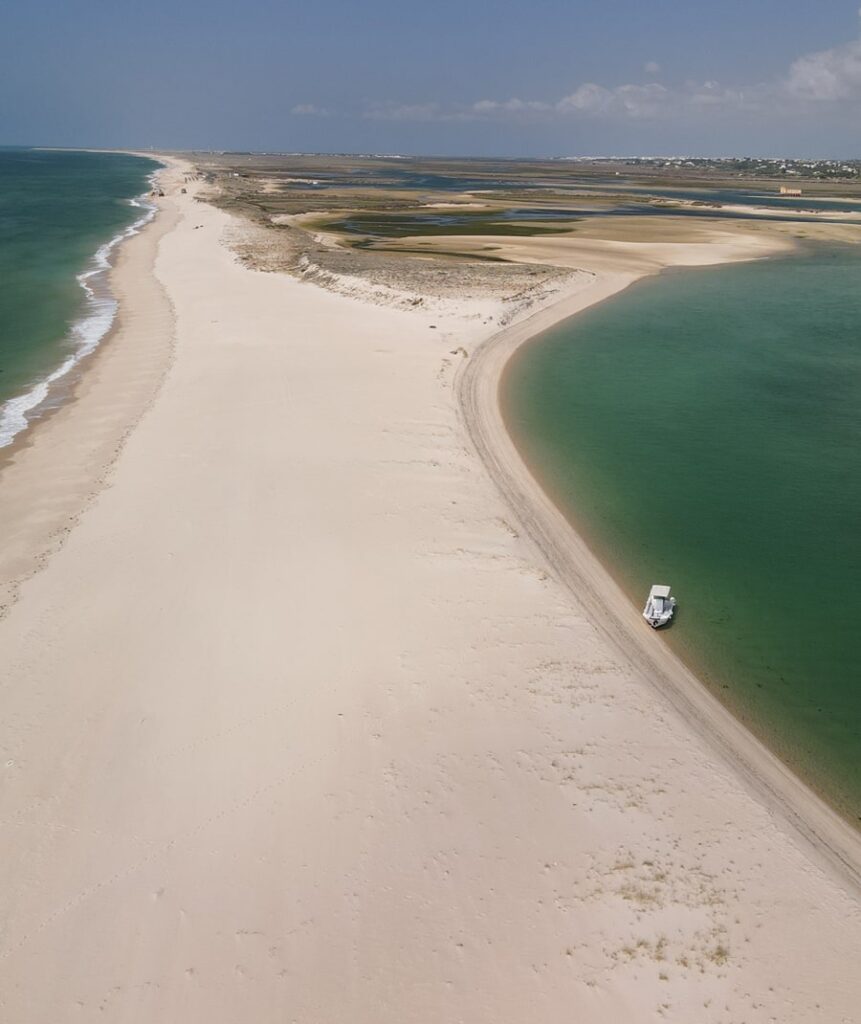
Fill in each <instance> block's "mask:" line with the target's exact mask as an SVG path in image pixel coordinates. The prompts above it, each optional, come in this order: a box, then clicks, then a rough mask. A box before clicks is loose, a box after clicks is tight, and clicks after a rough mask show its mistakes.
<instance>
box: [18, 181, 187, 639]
mask: <svg viewBox="0 0 861 1024" xmlns="http://www.w3.org/2000/svg"><path fill="white" fill-rule="evenodd" d="M169 171H170V166H169V165H168V164H167V163H166V164H165V166H164V167H163V168H161V169H160V170H159V171H156V172H154V173H155V174H159V175H163V174H165V173H168V172H169ZM174 223H175V216H172V215H169V214H168V213H167V212H166V210H165V209H164V208H163V207H160V206H159V205H158V204H157V203H155V204H153V213H152V216H150V217H148V219H147V220H146V222H145V223H144V224H143V225H142V226H141V227H140V228H138V229H137V230H135V231H134V232H133V233H130V234H126V233H125V232H124V233H123V236H122V240H121V241H120V242H118V243H117V245H116V246H115V248H114V260H113V263H112V264H111V265H110V267H109V268H108V269H107V271H106V274H107V282H106V284H107V287H108V289H109V290H110V293H111V295H112V298H113V302H114V303H115V308H114V311H113V316H112V321H111V325H110V327H109V328H108V329H107V331H105V333H104V334H103V335H102V336H101V337H100V339H99V341H98V343H97V344H96V345H95V346H94V347H93V348H92V349H91V350H90V351H88V352H87V353H86V354H85V355H84V356H83V357H82V358H80V359H78V360H77V361H76V363H75V366H74V367H73V368H72V370H71V371H70V372H69V373H68V374H67V375H66V379H65V381H64V384H65V386H66V388H65V391H64V393H63V394H62V395H61V397H60V400H59V401H57V402H56V403H55V404H51V405H50V406H49V407H48V408H46V409H45V411H44V412H42V413H41V414H40V415H39V416H38V417H36V418H34V419H33V420H31V421H30V422H29V423H28V425H27V426H26V427H25V428H24V429H23V430H21V431H19V432H18V433H17V434H16V435H15V437H14V438H13V439H12V441H11V442H10V443H9V444H7V445H4V446H3V447H2V448H0V516H2V519H3V522H4V544H3V546H2V549H0V621H2V619H3V618H4V617H5V616H6V615H7V614H8V612H9V611H10V609H11V608H12V606H13V605H14V604H15V602H16V600H17V597H18V592H19V589H20V587H21V586H22V585H23V584H24V583H25V582H26V581H27V580H28V579H29V578H30V577H31V576H32V575H34V574H35V573H37V572H38V571H39V570H40V569H41V568H43V567H44V566H45V565H46V564H47V561H48V559H49V558H50V557H51V556H52V555H53V554H54V553H55V552H56V551H58V550H59V549H60V548H61V547H62V546H63V544H64V543H65V541H66V539H67V537H68V536H69V534H70V533H71V531H72V530H73V529H74V527H75V525H76V523H77V522H78V519H79V517H80V516H81V515H82V514H83V512H84V511H85V510H86V508H87V507H88V505H89V504H90V502H91V501H92V500H93V499H94V498H95V497H96V496H97V495H98V493H99V492H100V491H101V490H102V488H103V487H104V486H105V483H106V480H107V477H108V474H109V473H110V470H111V468H112V466H113V465H114V463H115V462H116V461H117V459H118V458H119V456H120V454H121V452H122V449H123V446H124V444H125V442H126V440H127V439H128V437H129V435H130V434H131V432H132V431H133V429H134V427H135V425H136V424H137V422H138V421H139V420H140V418H141V416H142V415H143V414H144V413H145V411H146V409H147V408H148V407H149V405H150V404H151V403H152V401H153V400H154V398H155V395H156V394H157V391H158V388H159V387H160V385H161V382H162V381H163V380H164V377H165V375H166V373H167V370H168V369H169V365H170V359H171V345H172V340H171V339H172V334H173V331H172V328H171V329H170V330H169V331H168V332H165V331H164V329H163V327H162V324H163V323H164V320H165V318H166V317H168V316H170V311H169V307H168V306H167V299H166V297H163V298H162V301H159V297H158V296H159V292H160V291H161V288H160V285H159V284H158V282H157V281H156V278H155V275H154V273H153V265H154V261H155V259H156V256H157V253H158V247H159V244H160V241H161V239H162V238H163V237H164V236H165V235H166V234H167V233H168V232H169V231H170V230H171V229H172V227H173V225H174ZM142 275H144V276H145V277H146V279H147V280H149V281H151V284H152V286H153V289H154V295H153V299H152V316H150V317H149V318H148V320H147V322H146V323H141V322H136V321H134V320H133V321H131V322H130V321H129V317H128V315H127V312H128V311H127V310H126V309H125V308H124V307H125V305H126V300H127V297H128V294H129V291H130V289H133V288H134V289H136V287H137V286H136V284H135V283H134V282H136V280H137V279H139V278H140V277H141V276H142ZM150 332H153V333H152V340H151V341H150V345H149V347H147V345H146V343H144V344H143V347H141V348H138V349H137V350H136V348H135V346H136V345H137V346H141V342H142V339H146V338H147V337H148V335H149V334H150ZM158 338H161V339H162V343H159V342H158V341H156V340H155V339H158ZM117 382H119V387H117ZM123 400H125V404H124V402H123ZM70 424H71V425H74V427H73V429H70ZM58 465H59V466H62V472H61V473H60V474H59V475H58V473H57V466H58ZM47 480H54V481H55V482H54V484H53V485H52V490H51V493H50V495H49V494H48V493H47V487H46V481H47ZM46 499H47V500H46ZM34 509H37V510H39V513H38V514H37V515H33V514H32V513H33V510H34Z"/></svg>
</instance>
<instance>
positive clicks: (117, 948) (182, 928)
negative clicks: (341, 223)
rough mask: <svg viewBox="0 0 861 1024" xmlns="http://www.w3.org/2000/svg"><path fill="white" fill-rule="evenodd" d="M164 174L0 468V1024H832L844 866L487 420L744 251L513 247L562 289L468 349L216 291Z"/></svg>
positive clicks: (484, 329) (275, 279) (364, 312)
mask: <svg viewBox="0 0 861 1024" xmlns="http://www.w3.org/2000/svg"><path fill="white" fill-rule="evenodd" d="M181 170H182V167H181V165H180V164H178V163H176V162H171V168H170V169H169V170H168V171H166V172H164V174H163V181H164V186H165V191H166V193H167V194H166V196H165V198H164V199H163V200H160V201H159V203H160V206H161V211H160V214H159V216H158V217H157V218H156V220H155V221H154V222H153V223H152V224H151V225H149V226H148V227H147V228H145V229H144V231H143V232H142V233H141V235H139V236H138V237H136V238H134V239H132V240H131V241H130V242H128V243H127V244H126V245H125V246H124V248H123V250H122V253H121V256H120V258H119V261H118V265H117V268H116V270H115V272H114V274H113V278H114V287H115V288H116V292H117V295H118V297H119V299H120V304H121V305H120V316H119V321H118V325H117V328H116V329H115V331H114V333H113V336H112V337H111V339H110V341H109V342H108V343H107V344H106V345H105V346H104V347H103V349H102V350H101V351H100V352H99V353H98V355H97V356H96V357H95V358H94V359H93V360H92V363H91V365H90V366H89V367H88V368H87V371H86V373H85V375H84V377H83V379H82V381H81V384H80V385H79V387H78V393H77V397H76V399H75V400H74V401H72V402H70V403H69V404H67V405H66V406H64V407H63V408H62V409H61V410H59V411H58V412H56V413H55V414H54V415H52V416H51V417H49V418H47V419H46V420H45V421H44V422H42V423H40V424H39V425H38V426H37V427H36V428H35V429H34V430H32V431H31V433H30V436H29V437H28V438H27V440H26V443H24V444H22V445H20V446H19V447H18V448H17V449H16V450H15V451H14V452H13V453H12V455H11V456H10V457H9V458H8V459H7V461H6V462H5V463H4V464H3V465H2V467H0V517H2V520H3V522H4V524H5V529H4V535H3V539H2V543H0V587H2V589H0V603H2V604H3V608H4V614H3V617H2V619H0V650H2V652H3V655H2V657H3V673H2V679H0V694H2V698H0V699H2V708H3V715H2V718H0V771H2V773H3V775H2V788H0V804H2V807H0V828H2V834H3V849H4V854H5V855H4V856H3V858H2V860H0V901H2V913H0V919H2V937H0V965H2V966H0V1020H3V1021H9V1022H10V1024H12V1022H14V1024H47V1022H51V1024H67V1022H73V1021H74V1022H78V1021H93V1020H100V1021H106V1022H117V1024H119V1022H122V1024H153V1022H159V1024H174V1022H176V1024H179V1022H182V1024H192V1022H194V1024H197V1022H201V1024H203V1022H206V1024H238V1022H249V1024H250V1022H254V1024H270V1022H271V1024H276V1022H278V1024H281V1022H285V1021H288V1022H289V1021H295V1022H297V1024H324V1022H325V1024H341V1022H345V1021H350V1022H353V1024H408V1022H416V1024H442V1022H454V1021H464V1022H469V1024H524V1022H531V1021H535V1022H541V1024H557V1022H558V1024H562V1022H566V1024H567V1022H571V1021H576V1022H578V1024H579V1022H584V1024H585V1022H589V1024H593V1022H594V1024H617V1022H625V1024H641V1022H642V1024H645V1022H654V1021H673V1022H678V1024H693V1022H697V1024H711V1022H714V1024H717V1022H721V1024H742V1022H745V1024H760V1022H762V1024H766V1022H780V1024H796V1022H797V1024H802V1022H803V1024H808V1022H812V1021H822V1022H823V1024H850V1022H852V1021H856V1020H858V1007H859V1005H861V973H859V971H858V969H857V962H858V955H859V953H861V900H859V891H858V887H857V877H858V870H859V865H861V853H859V839H858V834H857V833H855V832H853V831H852V830H851V829H849V828H848V826H845V825H844V824H843V823H842V822H841V821H839V820H838V819H837V818H836V817H835V816H834V815H832V814H831V812H829V811H828V810H827V809H826V808H824V807H823V806H822V805H821V804H819V802H818V801H817V800H816V799H815V798H814V797H812V795H811V794H810V793H808V791H807V790H806V789H805V788H804V787H803V786H802V785H801V784H800V783H799V782H797V780H794V779H793V778H792V777H791V776H788V774H787V773H785V771H783V769H782V768H781V766H780V765H779V764H778V763H777V762H775V761H774V759H772V758H771V757H770V755H768V754H767V753H766V752H765V751H763V750H762V748H761V747H759V745H758V744H756V743H755V742H754V741H753V740H752V739H751V738H750V737H749V736H748V735H747V734H746V733H745V732H744V730H742V729H741V728H740V727H738V726H737V725H736V724H735V723H734V722H733V720H732V719H731V718H730V717H729V716H728V715H727V714H726V713H725V712H723V710H722V709H721V708H720V707H719V706H718V705H716V704H715V703H714V702H713V701H711V700H710V699H709V698H708V697H707V696H706V695H705V693H704V691H702V690H701V688H699V685H698V683H697V682H696V680H695V679H693V677H691V676H689V674H687V673H686V670H685V669H684V668H683V667H682V666H681V665H680V664H679V663H678V662H676V660H675V659H674V658H672V656H671V655H670V654H669V652H668V651H667V649H666V648H665V647H664V645H663V644H662V641H661V640H660V638H659V637H656V636H654V635H653V634H652V633H650V632H649V631H648V628H647V627H645V626H643V628H642V629H641V630H639V632H638V631H637V629H636V628H635V627H636V626H637V625H642V623H639V624H638V623H636V621H635V620H636V611H635V610H632V609H631V608H630V606H629V605H628V604H627V602H626V601H625V599H624V598H623V597H622V596H621V595H620V594H619V593H618V591H617V590H616V589H615V588H614V587H613V585H612V584H611V583H610V581H609V578H608V577H607V575H606V573H604V571H603V570H602V569H601V567H600V566H599V565H598V564H597V563H596V562H595V560H594V559H593V558H592V556H591V555H590V553H589V552H588V550H587V549H586V548H585V545H583V544H582V542H581V541H580V540H579V538H578V537H577V535H576V534H575V533H574V532H573V530H572V529H571V527H570V526H569V525H568V524H567V523H566V522H565V521H564V520H563V519H562V517H561V516H560V515H559V514H558V513H557V512H556V511H555V509H554V508H553V507H552V505H550V504H549V502H548V501H547V499H546V498H545V497H544V495H543V494H542V493H541V492H540V490H539V489H538V488H537V485H536V484H535V483H534V481H532V479H531V477H530V476H529V475H528V473H527V472H526V471H525V468H524V467H523V466H522V464H521V463H519V460H518V457H517V453H516V451H515V450H514V448H513V445H512V444H511V442H510V440H509V439H508V438H507V436H506V435H505V433H504V429H503V428H502V425H501V419H500V418H499V412H498V409H497V408H496V385H497V382H498V379H499V375H500V373H501V372H502V368H503V366H504V364H505V361H506V359H507V358H508V356H509V355H510V353H511V352H512V351H513V350H514V348H515V347H516V346H517V345H518V344H520V343H522V342H523V341H524V340H525V339H526V338H528V337H529V336H531V335H533V334H534V333H535V332H537V331H538V330H540V329H542V328H543V327H545V326H547V325H549V324H550V323H552V322H554V321H555V320H558V319H559V318H560V317H561V316H564V315H570V314H572V313H574V312H576V311H577V310H578V309H581V308H584V307H585V306H587V305H590V304H591V303H593V302H595V301H598V300H600V299H602V298H605V297H608V296H610V295H612V294H613V293H614V292H616V291H618V290H619V289H621V288H623V287H625V286H626V285H627V284H628V283H630V282H631V281H633V280H635V279H636V278H637V277H638V276H640V275H642V274H643V273H648V272H653V271H654V270H655V269H657V268H658V267H660V266H664V265H671V264H679V265H682V264H706V263H710V262H720V261H722V260H727V259H744V258H751V257H754V256H757V255H765V254H766V253H768V252H770V251H773V250H774V247H775V245H777V244H778V243H775V242H774V240H773V239H771V240H769V239H767V238H766V236H764V235H763V234H762V233H756V232H754V233H751V234H744V233H738V232H736V233H735V234H732V233H730V232H718V231H715V232H713V233H712V234H711V235H710V236H709V237H708V238H705V239H704V240H703V241H699V242H695V243H676V244H674V243H669V242H667V243H662V244H660V245H651V246H649V245H646V244H645V243H643V244H641V245H639V246H638V245H637V243H623V242H619V243H603V244H602V243H600V242H598V241H595V240H592V239H567V238H562V237H560V236H553V237H552V238H542V239H540V240H533V239H518V240H516V242H512V243H511V244H512V245H516V246H517V249H518V255H519V257H520V258H525V259H530V258H533V259H534V260H535V261H536V262H537V261H540V260H542V259H547V258H549V257H548V255H547V254H548V252H550V251H551V250H552V251H554V252H555V253H556V256H555V258H556V259H557V260H558V262H560V263H563V264H566V265H568V266H571V267H577V268H582V270H583V272H582V273H581V274H579V275H577V276H576V277H575V278H572V281H571V283H570V284H569V286H568V287H567V290H566V291H565V293H564V294H559V295H557V296H555V298H554V304H553V305H552V307H551V306H546V307H543V308H540V309H533V310H532V311H527V312H526V313H522V314H520V319H519V320H518V322H516V323H514V324H512V325H510V326H507V327H506V328H505V330H504V331H503V332H501V333H500V331H499V317H500V315H501V314H502V312H503V311H502V310H501V308H500V306H499V304H498V303H497V304H493V303H490V302H487V303H485V305H484V306H483V307H482V306H481V305H480V304H478V303H477V302H475V301H472V302H469V301H464V303H463V304H460V303H458V302H457V301H455V300H449V301H442V300H438V301H435V302H433V303H431V302H428V303H427V304H425V305H423V306H421V307H419V308H416V309H413V310H411V311H405V310H402V309H395V308H387V307H385V306H381V305H375V304H372V303H369V302H365V301H362V300H361V298H359V297H352V298H351V297H347V296H344V295H339V294H334V293H332V292H331V291H325V290H323V289H321V288H319V287H317V286H315V285H314V284H311V283H308V282H301V281H297V280H296V279H294V278H292V277H290V276H287V275H283V274H275V273H263V272H259V271H254V270H250V269H248V268H246V267H244V266H242V265H241V264H240V263H239V262H238V261H237V259H236V258H235V256H234V255H233V253H232V252H231V250H230V249H229V247H228V246H227V245H226V244H225V234H226V233H227V232H229V231H231V230H234V229H235V225H231V218H230V217H229V215H228V214H226V213H224V212H222V211H220V210H218V209H215V208H214V207H212V206H209V205H206V204H204V203H201V202H198V201H197V200H196V199H195V195H194V193H195V191H196V189H197V188H198V187H199V186H198V185H193V186H189V192H188V194H180V191H179V187H180V183H181V181H182V173H181ZM480 243H481V240H480V239H479V240H477V242H476V244H480ZM494 244H499V239H498V238H497V239H494ZM530 245H532V246H534V252H530V251H527V250H528V246H530ZM557 250H558V251H557ZM491 339H492V340H491ZM461 350H464V351H461Z"/></svg>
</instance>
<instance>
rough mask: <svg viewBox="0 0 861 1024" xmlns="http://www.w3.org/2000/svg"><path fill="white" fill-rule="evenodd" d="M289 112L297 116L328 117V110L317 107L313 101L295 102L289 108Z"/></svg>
mask: <svg viewBox="0 0 861 1024" xmlns="http://www.w3.org/2000/svg"><path fill="white" fill-rule="evenodd" d="M290 113H291V114H296V115H297V116H298V117H328V116H329V111H328V110H326V108H325V107H318V106H317V105H316V104H314V103H297V104H296V106H295V107H292V108H291V110H290Z"/></svg>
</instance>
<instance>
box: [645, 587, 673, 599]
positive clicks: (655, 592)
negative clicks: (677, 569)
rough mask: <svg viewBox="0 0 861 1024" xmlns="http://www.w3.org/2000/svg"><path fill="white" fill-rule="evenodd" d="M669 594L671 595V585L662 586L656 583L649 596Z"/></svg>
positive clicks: (665, 595) (667, 595) (666, 595)
mask: <svg viewBox="0 0 861 1024" xmlns="http://www.w3.org/2000/svg"><path fill="white" fill-rule="evenodd" d="M669 596H670V588H669V587H660V586H658V585H657V584H655V586H654V587H652V589H651V590H650V591H649V597H669Z"/></svg>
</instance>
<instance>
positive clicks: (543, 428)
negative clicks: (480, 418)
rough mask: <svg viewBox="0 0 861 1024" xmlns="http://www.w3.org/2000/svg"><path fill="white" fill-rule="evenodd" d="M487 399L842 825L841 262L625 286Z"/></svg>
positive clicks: (847, 318) (852, 667) (855, 259)
mask: <svg viewBox="0 0 861 1024" xmlns="http://www.w3.org/2000/svg"><path fill="white" fill-rule="evenodd" d="M503 405H504V409H505V414H506V419H507V422H508V425H509V428H510V430H511V431H512V433H513V434H514V436H515V437H516V438H517V440H518V444H519V446H520V448H521V450H522V451H523V453H524V455H525V457H526V458H527V459H528V461H529V463H530V465H531V466H532V467H533V469H534V471H535V472H536V475H537V476H538V477H539V479H540V480H541V481H542V483H543V484H544V485H545V487H546V488H547V490H548V492H549V493H551V494H552V495H553V497H554V498H555V499H556V500H557V502H558V503H559V505H560V507H561V508H562V509H563V511H565V512H566V513H567V514H568V515H569V516H570V517H571V518H572V520H576V522H577V524H578V526H579V527H580V528H582V530H583V532H584V533H585V534H586V536H588V537H589V539H590V542H591V543H592V545H593V547H594V549H595V551H596V553H597V554H598V555H599V556H600V557H601V558H602V559H603V560H604V562H605V564H607V565H608V567H610V568H611V571H613V573H614V575H616V577H617V579H618V580H619V581H620V583H621V584H622V585H623V586H624V587H625V589H626V590H627V591H628V592H629V593H630V594H631V595H632V597H634V598H635V599H636V600H637V603H638V604H639V603H642V601H643V600H644V599H645V595H646V593H647V592H648V588H649V586H650V585H651V584H652V583H664V582H666V583H670V584H671V585H672V586H673V592H674V594H676V596H677V597H678V600H679V614H678V618H677V621H676V623H675V624H674V625H673V626H672V628H671V629H670V630H668V631H666V632H665V633H664V634H663V636H664V638H665V639H666V641H667V642H669V643H670V644H671V645H672V646H673V647H674V648H675V649H676V650H677V651H678V653H680V654H681V655H682V656H683V657H684V658H685V659H686V660H687V661H688V662H689V663H690V664H691V665H692V667H694V668H695V670H697V671H698V673H699V674H700V675H701V677H703V678H704V679H705V680H706V682H707V683H708V685H709V686H710V687H711V688H712V689H713V690H714V692H716V693H717V694H718V695H719V696H720V697H721V699H722V700H723V701H724V702H725V703H726V704H728V705H729V706H730V707H731V708H732V709H733V710H734V711H735V712H736V714H738V715H739V716H740V717H741V718H742V719H743V720H744V721H745V722H746V723H747V724H748V725H749V726H750V727H751V728H752V729H753V731H754V732H756V733H757V734H758V735H759V736H760V737H762V738H763V739H764V740H766V742H767V743H768V744H769V745H770V746H771V747H772V749H774V750H775V751H776V752H777V753H778V754H779V755H780V756H781V757H782V758H783V759H784V760H785V761H786V762H787V763H788V764H789V765H791V766H792V768H793V769H795V770H796V771H797V772H798V773H799V774H800V775H801V776H802V777H804V778H805V779H807V780H808V781H809V782H811V783H812V784H813V785H814V786H815V787H816V788H818V789H819V790H820V792H822V793H823V795H825V796H826V798H827V799H829V801H830V802H831V803H832V804H833V805H834V806H836V807H837V808H838V809H839V810H840V811H841V812H842V813H843V814H845V815H846V816H847V817H848V818H850V819H851V820H853V821H855V822H856V824H857V823H858V822H859V821H861V514H859V513H860V512H861V459H859V455H861V251H859V250H858V249H855V248H854V247H848V246H847V247H843V248H832V249H827V250H826V249H818V250H814V249H808V250H806V251H805V252H804V253H803V254H801V255H799V256H795V257H792V258H790V259H785V260H779V261H778V260H774V261H767V262H758V263H748V264H738V265H735V266H727V267H723V268H719V269H710V270H696V271H680V272H679V271H677V272H672V273H668V274H665V275H663V276H661V277H659V278H657V279H653V280H651V281H648V282H642V283H640V284H638V285H636V286H634V287H633V288H631V289H629V290H628V291H627V292H625V293H623V294H622V295H619V296H617V297H615V298H613V299H611V300H610V301H608V302H606V303H604V304H602V305H600V306H597V307H595V308H593V309H590V310H586V311H585V312H584V313H582V314H580V315H579V316H577V317H575V318H574V319H572V320H569V321H567V322H566V323H564V324H562V325H560V326H559V327H557V328H555V329H554V330H553V331H551V332H548V333H547V334H546V335H544V336H542V338H541V339H539V340H538V341H536V342H535V343H533V344H532V345H530V346H528V347H527V348H526V349H525V350H523V352H522V353H521V354H520V355H519V356H518V357H517V359H516V361H515V363H514V364H513V365H512V367H511V368H510V370H509V372H508V373H507V375H506V378H505V380H504V382H503ZM643 628H644V629H647V628H648V627H647V626H645V624H644V626H643ZM655 640H656V642H659V640H658V638H657V637H656V638H655Z"/></svg>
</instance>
